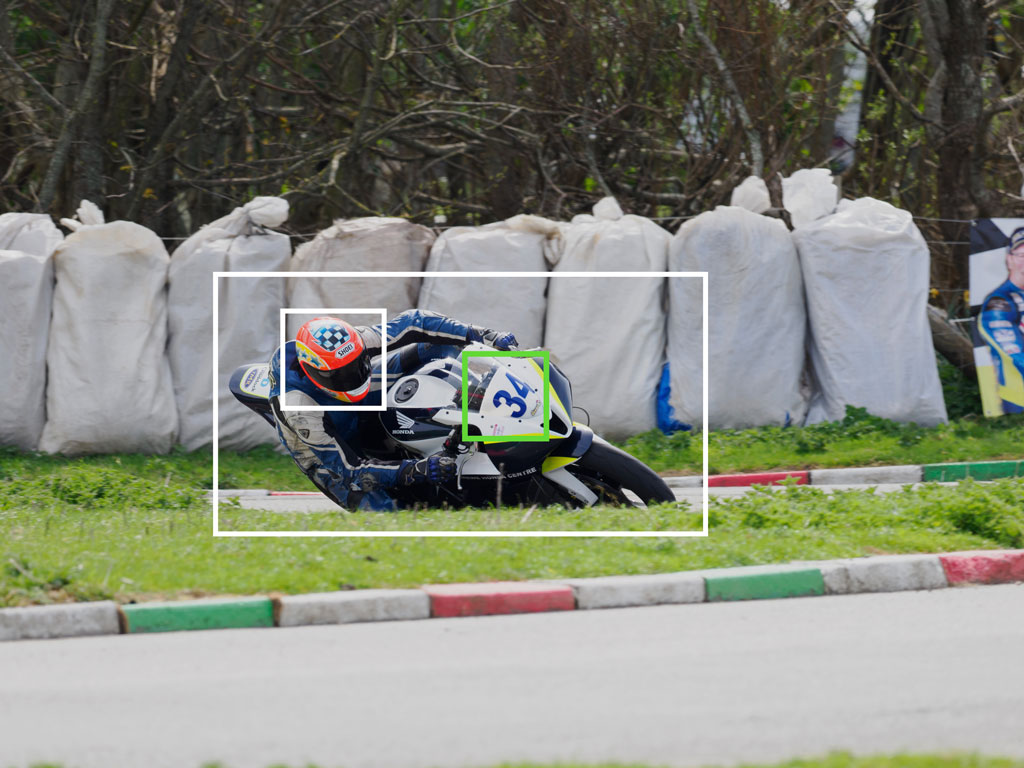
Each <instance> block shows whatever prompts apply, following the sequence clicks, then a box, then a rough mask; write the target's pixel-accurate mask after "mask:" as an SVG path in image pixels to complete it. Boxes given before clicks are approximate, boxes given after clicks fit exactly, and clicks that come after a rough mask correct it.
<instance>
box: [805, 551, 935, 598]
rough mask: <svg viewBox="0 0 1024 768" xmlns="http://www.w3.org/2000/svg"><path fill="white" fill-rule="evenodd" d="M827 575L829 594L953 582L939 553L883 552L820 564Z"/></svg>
mask: <svg viewBox="0 0 1024 768" xmlns="http://www.w3.org/2000/svg"><path fill="white" fill-rule="evenodd" d="M818 568H820V569H821V575H822V576H823V577H824V579H825V594H828V595H849V594H854V593H858V592H903V591H906V590H911V589H944V588H945V587H948V586H949V582H947V580H946V571H945V569H944V568H943V567H942V562H941V561H940V560H939V556H938V555H880V556H877V557H865V558H859V559H853V560H831V561H825V562H822V563H819V564H818Z"/></svg>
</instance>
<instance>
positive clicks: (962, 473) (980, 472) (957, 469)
mask: <svg viewBox="0 0 1024 768" xmlns="http://www.w3.org/2000/svg"><path fill="white" fill-rule="evenodd" d="M1022 474H1024V461H973V462H964V463H962V464H926V465H925V466H924V467H922V468H921V479H922V480H923V481H924V482H926V483H949V482H953V481H955V480H964V479H966V478H968V477H970V478H973V479H975V480H995V479H996V478H999V477H1020V476H1021V475H1022Z"/></svg>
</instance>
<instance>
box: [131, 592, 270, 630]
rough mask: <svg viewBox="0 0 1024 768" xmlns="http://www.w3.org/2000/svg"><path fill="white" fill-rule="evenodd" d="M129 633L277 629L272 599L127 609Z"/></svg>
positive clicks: (145, 605) (134, 606)
mask: <svg viewBox="0 0 1024 768" xmlns="http://www.w3.org/2000/svg"><path fill="white" fill-rule="evenodd" d="M121 610H122V611H123V612H124V616H125V619H126V621H125V624H126V627H125V631H126V632H177V631H179V630H185V629H235V628H240V627H272V626H274V605H273V603H272V602H271V600H270V598H267V597H255V598H239V599H237V600H217V601H210V602H205V601H203V602H182V603H137V604H132V605H123V606H121Z"/></svg>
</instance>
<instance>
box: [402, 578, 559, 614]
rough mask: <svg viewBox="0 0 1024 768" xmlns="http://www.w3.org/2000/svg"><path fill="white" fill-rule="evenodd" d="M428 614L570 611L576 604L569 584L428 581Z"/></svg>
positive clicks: (426, 589)
mask: <svg viewBox="0 0 1024 768" xmlns="http://www.w3.org/2000/svg"><path fill="white" fill-rule="evenodd" d="M421 589H422V590H423V591H424V592H426V593H427V595H429V596H430V615H431V616H435V617H441V618H451V617H454V616H493V615H497V614H508V613H541V612H544V611H571V610H574V609H575V608H576V599H575V597H574V596H573V591H572V587H570V586H563V585H557V584H534V583H531V582H526V583H519V582H514V581H497V582H491V583H487V584H428V585H426V586H424V587H421Z"/></svg>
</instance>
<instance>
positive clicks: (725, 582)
mask: <svg viewBox="0 0 1024 768" xmlns="http://www.w3.org/2000/svg"><path fill="white" fill-rule="evenodd" d="M704 581H705V582H706V584H707V590H708V602H713V601H716V600H768V599H771V598H776V597H803V596H807V595H823V594H825V580H824V579H823V578H822V575H821V571H819V570H818V569H817V568H808V569H807V570H803V571H779V572H778V573H758V574H750V575H743V576H707V577H705V579H704Z"/></svg>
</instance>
